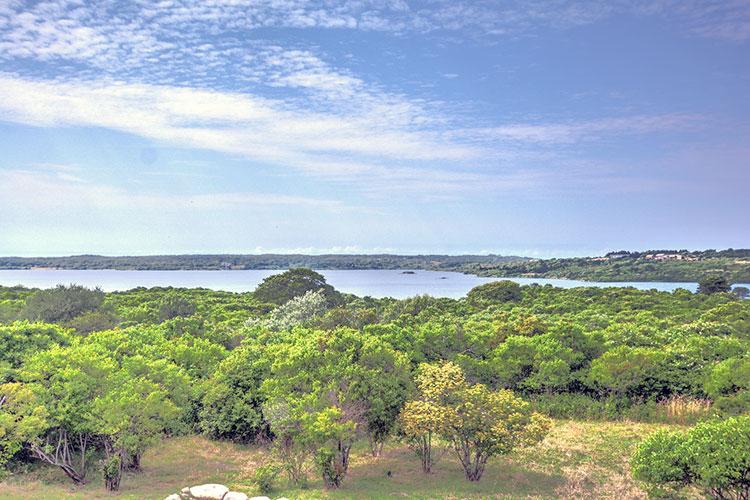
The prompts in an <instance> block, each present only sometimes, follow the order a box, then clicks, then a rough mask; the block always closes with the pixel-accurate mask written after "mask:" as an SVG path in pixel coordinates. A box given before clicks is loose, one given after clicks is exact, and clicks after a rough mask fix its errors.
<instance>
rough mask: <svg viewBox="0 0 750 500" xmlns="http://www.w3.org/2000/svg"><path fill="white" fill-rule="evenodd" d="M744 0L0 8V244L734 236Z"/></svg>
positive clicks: (178, 248) (111, 246) (87, 247)
mask: <svg viewBox="0 0 750 500" xmlns="http://www.w3.org/2000/svg"><path fill="white" fill-rule="evenodd" d="M749 194H750V0H653V1H648V0H606V1H593V0H526V1H504V0H489V1H488V0H472V1H467V0H423V1H407V0H355V1H341V0H322V1H312V0H311V1H307V0H163V1H158V0H127V1H119V0H97V1H85V0H50V1H42V2H38V1H17V0H0V255H17V256H53V255H71V254H84V253H86V254H89V253H93V254H105V255H151V254H184V253H248V254H249V253H314V254H318V253H399V254H418V253H436V254H446V253H447V254H486V253H495V254H503V255H525V256H537V257H566V256H584V255H601V254H603V253H605V252H607V251H611V250H619V249H626V250H646V249H692V250H700V249H708V248H716V249H722V248H730V247H732V248H750V215H749V212H750V196H749Z"/></svg>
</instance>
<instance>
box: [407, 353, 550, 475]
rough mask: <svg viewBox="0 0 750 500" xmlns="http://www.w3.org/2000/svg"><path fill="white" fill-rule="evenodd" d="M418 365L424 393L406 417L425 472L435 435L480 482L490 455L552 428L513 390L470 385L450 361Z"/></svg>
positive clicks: (534, 440) (540, 436) (534, 438)
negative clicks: (435, 434)
mask: <svg viewBox="0 0 750 500" xmlns="http://www.w3.org/2000/svg"><path fill="white" fill-rule="evenodd" d="M420 368H421V370H422V373H421V374H420V376H419V377H418V385H419V392H420V396H419V398H418V399H417V400H415V401H413V402H410V403H408V404H407V406H406V407H405V408H404V412H403V413H402V419H403V421H404V426H405V427H404V429H405V433H406V434H407V436H410V437H411V438H412V440H414V439H415V438H416V440H417V443H418V445H419V448H418V449H419V450H420V453H421V456H422V470H424V471H425V472H429V467H430V463H429V462H428V461H427V460H426V459H425V457H429V456H430V454H431V449H430V448H431V439H432V435H433V434H434V433H438V434H440V435H441V436H442V437H443V438H444V439H446V440H447V441H449V442H450V443H451V446H452V448H453V450H454V451H455V452H456V456H457V457H458V459H459V462H460V463H461V466H462V467H463V469H464V472H465V473H466V478H467V479H468V480H469V481H479V479H480V478H481V477H482V474H483V473H484V468H485V466H486V464H487V460H488V459H490V458H491V457H493V456H497V455H505V454H507V453H510V452H511V451H512V450H513V449H515V448H517V447H519V446H529V445H533V444H536V443H538V442H539V441H541V440H542V439H544V437H545V436H546V434H547V432H548V431H549V428H550V422H549V420H548V419H546V418H545V417H543V416H541V415H539V414H538V413H535V412H533V411H532V410H531V406H530V405H529V403H527V402H525V401H523V400H522V399H520V398H517V397H515V396H514V395H513V393H512V392H511V391H509V390H500V391H498V392H492V391H490V390H489V389H487V387H486V386H484V385H482V384H475V385H470V384H469V383H468V382H467V381H466V378H465V376H464V374H463V371H462V370H461V369H460V368H459V367H458V366H456V365H454V364H453V363H450V362H447V363H443V364H442V365H426V366H424V365H423V366H422V367H420Z"/></svg>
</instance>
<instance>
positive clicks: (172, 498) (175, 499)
mask: <svg viewBox="0 0 750 500" xmlns="http://www.w3.org/2000/svg"><path fill="white" fill-rule="evenodd" d="M164 500H182V499H181V498H180V495H178V494H177V493H175V494H174V495H169V496H168V497H167V498H165V499H164Z"/></svg>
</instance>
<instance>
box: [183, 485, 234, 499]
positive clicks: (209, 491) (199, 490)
mask: <svg viewBox="0 0 750 500" xmlns="http://www.w3.org/2000/svg"><path fill="white" fill-rule="evenodd" d="M227 493H229V488H227V487H226V486H224V485H223V484H202V485H200V486H193V487H191V488H190V495H191V496H192V497H193V498H195V500H222V499H223V498H224V495H226V494H227Z"/></svg>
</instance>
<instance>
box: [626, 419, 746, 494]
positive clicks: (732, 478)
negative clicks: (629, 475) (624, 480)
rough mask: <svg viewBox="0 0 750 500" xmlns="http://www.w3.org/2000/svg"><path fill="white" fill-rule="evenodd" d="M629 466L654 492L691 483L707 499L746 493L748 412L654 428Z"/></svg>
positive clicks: (676, 489)
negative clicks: (683, 426)
mask: <svg viewBox="0 0 750 500" xmlns="http://www.w3.org/2000/svg"><path fill="white" fill-rule="evenodd" d="M631 466H632V468H633V476H634V477H635V478H637V479H640V480H642V481H644V482H646V483H647V484H648V488H649V490H650V492H651V493H652V494H654V495H656V496H665V495H670V494H674V495H676V494H679V493H680V492H681V490H683V489H685V488H686V487H689V486H694V487H697V488H698V489H700V490H702V491H703V492H704V493H705V494H706V495H707V496H708V497H710V498H721V499H736V500H740V499H746V498H749V497H750V415H744V416H741V417H733V418H729V419H727V420H724V421H715V422H706V423H703V424H699V425H697V426H696V427H694V428H693V429H691V430H690V431H688V432H658V433H656V434H654V435H652V436H651V437H649V438H647V439H646V440H645V441H643V442H642V443H641V444H640V446H639V447H638V450H637V451H636V453H635V456H634V457H633V460H632V462H631Z"/></svg>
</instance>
